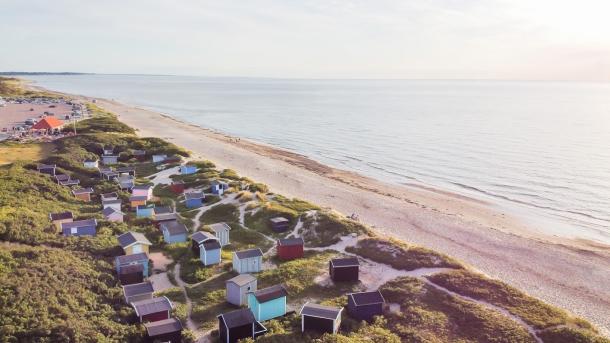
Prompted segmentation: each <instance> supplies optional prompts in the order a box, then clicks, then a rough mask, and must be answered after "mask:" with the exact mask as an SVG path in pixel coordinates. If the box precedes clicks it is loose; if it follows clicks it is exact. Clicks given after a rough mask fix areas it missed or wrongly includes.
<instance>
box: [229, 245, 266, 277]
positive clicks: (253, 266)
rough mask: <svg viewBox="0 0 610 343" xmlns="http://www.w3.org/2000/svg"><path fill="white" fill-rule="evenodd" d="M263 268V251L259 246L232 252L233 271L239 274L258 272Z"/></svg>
mask: <svg viewBox="0 0 610 343" xmlns="http://www.w3.org/2000/svg"><path fill="white" fill-rule="evenodd" d="M262 268H263V252H262V251H261V249H259V248H255V249H248V250H242V251H235V252H233V271H235V272H237V273H239V274H245V273H258V272H260V271H261V270H262Z"/></svg>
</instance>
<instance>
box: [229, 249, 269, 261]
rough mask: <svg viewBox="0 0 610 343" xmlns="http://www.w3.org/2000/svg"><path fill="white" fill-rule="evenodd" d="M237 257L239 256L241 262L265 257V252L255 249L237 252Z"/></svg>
mask: <svg viewBox="0 0 610 343" xmlns="http://www.w3.org/2000/svg"><path fill="white" fill-rule="evenodd" d="M235 255H236V256H237V258H239V259H240V260H241V259H244V258H250V257H259V256H263V252H262V251H261V249H259V248H254V249H248V250H242V251H236V252H235Z"/></svg>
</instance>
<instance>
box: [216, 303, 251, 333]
mask: <svg viewBox="0 0 610 343" xmlns="http://www.w3.org/2000/svg"><path fill="white" fill-rule="evenodd" d="M218 317H219V318H220V317H221V318H222V319H223V321H224V322H225V324H226V325H227V327H228V328H234V327H239V326H244V325H248V324H252V323H254V322H256V319H255V318H254V315H253V314H252V311H251V310H250V309H249V308H241V309H239V310H235V311H231V312H227V313H223V314H221V315H220V316H218Z"/></svg>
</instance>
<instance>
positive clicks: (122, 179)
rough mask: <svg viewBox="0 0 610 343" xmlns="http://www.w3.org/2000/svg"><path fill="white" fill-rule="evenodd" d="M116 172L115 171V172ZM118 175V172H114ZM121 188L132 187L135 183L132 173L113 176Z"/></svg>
mask: <svg viewBox="0 0 610 343" xmlns="http://www.w3.org/2000/svg"><path fill="white" fill-rule="evenodd" d="M115 173H116V172H115ZM116 175H118V173H116ZM115 181H116V182H117V183H118V184H119V188H121V189H132V188H133V186H134V185H135V182H136V178H135V177H134V176H132V175H120V176H117V177H116V178H115Z"/></svg>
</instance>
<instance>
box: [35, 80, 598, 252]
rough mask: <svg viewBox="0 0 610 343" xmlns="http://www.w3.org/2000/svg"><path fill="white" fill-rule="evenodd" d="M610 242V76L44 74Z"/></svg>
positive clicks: (49, 84)
mask: <svg viewBox="0 0 610 343" xmlns="http://www.w3.org/2000/svg"><path fill="white" fill-rule="evenodd" d="M27 78H28V79H30V80H33V81H35V82H36V83H37V84H38V85H40V86H43V87H46V88H49V89H53V90H57V91H62V92H67V93H74V94H82V95H87V96H93V97H102V98H107V99H114V100H116V101H120V102H123V103H126V104H130V105H135V106H139V107H142V108H146V109H150V110H154V111H158V112H161V113H164V114H166V115H169V116H172V117H175V118H176V119H179V120H182V121H185V122H188V123H192V124H196V125H199V126H201V127H205V128H210V129H214V130H217V131H221V132H224V133H227V134H230V135H234V136H239V137H244V138H248V139H251V140H254V141H259V142H263V143H266V144H270V145H273V146H277V147H279V148H283V149H287V150H290V151H294V152H296V153H300V154H302V155H305V156H307V157H309V158H312V159H314V160H317V161H319V162H322V163H324V164H327V165H330V166H332V167H336V168H340V169H345V170H349V171H354V172H358V173H361V174H363V175H366V176H370V177H373V178H376V179H379V180H382V181H385V182H390V183H394V184H402V185H407V186H408V185H415V186H425V187H432V188H437V189H442V190H446V191H451V192H456V193H459V194H464V195H467V196H471V197H477V198H480V199H482V200H486V201H490V202H492V203H494V204H498V206H503V207H505V208H506V209H509V210H513V211H518V212H519V213H520V214H522V217H523V218H524V220H527V221H530V222H531V223H532V224H533V225H532V226H533V227H536V228H538V229H539V230H541V231H543V232H545V233H547V234H550V235H555V236H560V237H568V238H579V239H587V240H592V241H596V242H601V243H606V244H610V83H593V82H591V83H586V82H539V81H527V82H526V81H524V82H521V81H519V82H518V81H468V80H463V81H461V80H455V81H454V80H451V81H443V80H351V79H350V80H328V79H323V80H321V79H272V78H228V77H227V78H215V77H194V76H193V77H191V76H152V75H36V76H27Z"/></svg>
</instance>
